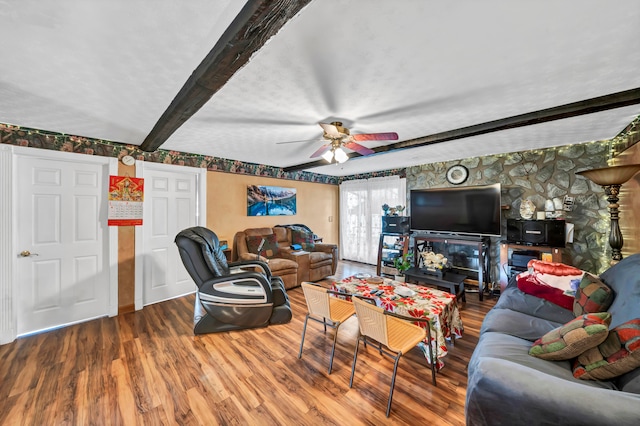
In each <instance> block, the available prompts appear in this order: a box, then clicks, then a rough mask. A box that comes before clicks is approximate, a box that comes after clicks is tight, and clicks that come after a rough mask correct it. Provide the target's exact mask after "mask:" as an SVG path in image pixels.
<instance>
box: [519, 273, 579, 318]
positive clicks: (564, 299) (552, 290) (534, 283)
mask: <svg viewBox="0 0 640 426" xmlns="http://www.w3.org/2000/svg"><path fill="white" fill-rule="evenodd" d="M517 279H518V288H519V289H520V290H522V291H523V292H525V293H527V294H530V295H532V296H536V297H539V298H541V299H544V300H548V301H549V302H551V303H555V304H556V305H558V306H560V307H562V308H564V309H569V310H571V309H573V300H574V297H573V296H569V295H567V294H565V291H564V290H562V289H560V288H557V287H552V286H550V285H548V284H545V283H543V282H542V281H540V280H539V279H538V277H537V276H536V275H535V274H531V273H528V272H523V273H522V274H519V275H518V278H517Z"/></svg>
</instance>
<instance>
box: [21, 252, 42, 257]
mask: <svg viewBox="0 0 640 426" xmlns="http://www.w3.org/2000/svg"><path fill="white" fill-rule="evenodd" d="M20 256H21V257H29V256H38V253H31V252H30V251H29V250H22V251H21V252H20Z"/></svg>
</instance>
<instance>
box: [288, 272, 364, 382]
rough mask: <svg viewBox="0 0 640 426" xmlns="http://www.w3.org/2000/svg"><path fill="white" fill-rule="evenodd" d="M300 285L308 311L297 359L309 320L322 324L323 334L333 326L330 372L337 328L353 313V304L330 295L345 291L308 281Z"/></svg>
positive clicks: (299, 355)
mask: <svg viewBox="0 0 640 426" xmlns="http://www.w3.org/2000/svg"><path fill="white" fill-rule="evenodd" d="M301 285H302V290H303V292H304V298H305V300H306V301H307V308H308V309H309V312H308V313H307V316H306V317H305V319H304V328H303V329H302V341H301V342H300V352H298V359H300V358H302V346H303V345H304V336H305V334H306V332H307V322H308V321H309V320H313V321H316V322H319V323H321V324H323V326H324V332H325V334H326V332H327V326H329V327H331V328H334V329H335V334H334V336H333V347H332V348H331V358H330V360H329V374H331V369H332V367H333V356H334V354H335V351H336V342H337V340H338V328H339V327H340V325H341V324H342V323H343V322H345V321H346V320H347V319H349V318H350V317H351V316H352V315H353V314H354V313H355V310H354V308H353V304H352V303H351V302H349V301H347V300H343V299H339V298H337V297H332V296H331V294H337V295H345V296H346V295H347V294H346V293H340V292H338V291H333V290H329V289H327V288H324V287H321V286H319V285H317V284H314V283H309V282H303V283H302V284H301Z"/></svg>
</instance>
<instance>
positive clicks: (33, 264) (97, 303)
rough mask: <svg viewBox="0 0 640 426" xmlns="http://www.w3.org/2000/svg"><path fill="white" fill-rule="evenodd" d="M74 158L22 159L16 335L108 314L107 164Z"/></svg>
mask: <svg viewBox="0 0 640 426" xmlns="http://www.w3.org/2000/svg"><path fill="white" fill-rule="evenodd" d="M69 155H73V154H69ZM76 155H77V156H78V160H77V161H71V160H69V161H67V160H59V159H57V158H56V159H49V158H35V157H33V156H29V155H25V156H17V158H16V175H15V176H16V179H17V181H16V183H15V189H16V192H15V196H14V199H15V200H16V204H17V205H16V207H17V208H16V216H15V217H16V219H15V223H16V232H15V238H16V239H15V241H16V247H17V251H18V253H20V252H21V253H22V254H21V255H20V254H17V255H18V260H17V262H16V265H17V266H16V277H17V283H16V284H17V285H16V287H15V288H16V295H17V333H18V335H21V334H26V333H32V332H35V331H38V330H43V329H47V328H52V327H57V326H60V325H65V324H69V323H74V322H79V321H85V320H88V319H92V318H96V317H100V316H104V315H107V314H109V296H110V287H109V286H110V275H109V256H108V255H109V246H108V232H107V226H106V224H107V221H106V215H107V201H106V191H105V187H106V184H107V180H108V171H109V169H108V165H107V164H106V162H107V161H108V160H106V159H105V160H101V161H102V163H98V162H95V161H82V159H83V157H85V156H82V155H79V154H76ZM65 158H70V157H65Z"/></svg>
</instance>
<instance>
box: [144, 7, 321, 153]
mask: <svg viewBox="0 0 640 426" xmlns="http://www.w3.org/2000/svg"><path fill="white" fill-rule="evenodd" d="M310 2H311V0H273V1H272V0H250V1H248V2H247V4H246V5H245V6H244V7H243V8H242V10H241V11H240V13H239V14H238V16H236V18H235V19H234V20H233V22H232V23H231V25H229V27H228V28H227V29H226V31H225V32H224V34H222V37H220V39H219V40H218V42H217V43H216V44H215V46H214V47H213V49H211V51H210V52H209V54H207V56H206V57H205V58H204V60H203V61H202V62H201V63H200V65H198V67H197V68H196V69H195V70H194V71H193V73H192V74H191V76H190V77H189V79H188V80H187V82H186V83H185V84H184V86H182V88H181V89H180V91H179V92H178V94H177V95H176V97H175V98H174V99H173V101H172V102H171V104H169V107H168V108H167V109H166V110H165V112H164V113H163V114H162V116H161V117H160V119H159V120H158V122H157V123H156V124H155V125H154V126H153V129H151V132H150V133H149V134H148V135H147V137H146V138H145V140H144V141H143V142H142V144H141V145H140V149H142V150H143V151H147V152H152V151H155V150H157V149H158V148H159V147H160V146H161V145H162V144H163V143H164V142H166V140H167V139H168V138H169V136H171V135H172V134H173V133H174V132H175V131H176V130H177V129H178V128H179V127H180V126H182V125H183V124H184V123H185V121H187V120H188V119H189V118H190V117H191V116H192V115H193V114H195V113H196V112H197V111H198V110H199V109H200V108H201V107H202V106H203V105H204V104H205V103H207V102H208V101H209V99H211V97H212V96H213V95H214V94H215V93H216V92H217V91H218V90H220V89H221V88H222V87H223V86H224V85H225V84H226V83H227V81H229V79H231V77H232V76H233V75H234V74H235V73H236V72H237V71H238V70H239V69H240V68H242V67H243V66H244V65H245V64H247V63H248V62H249V60H250V59H251V56H252V55H253V54H254V53H255V52H257V51H258V50H260V48H262V46H264V44H265V43H266V42H267V41H268V40H269V39H270V38H271V37H273V36H274V35H275V34H276V33H277V32H278V31H280V29H281V28H282V27H283V26H284V25H285V24H286V23H287V22H288V21H289V20H290V19H292V18H293V17H294V16H296V15H297V14H298V12H300V11H301V10H302V9H303V8H304V7H305V6H306V5H307V4H309V3H310Z"/></svg>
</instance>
